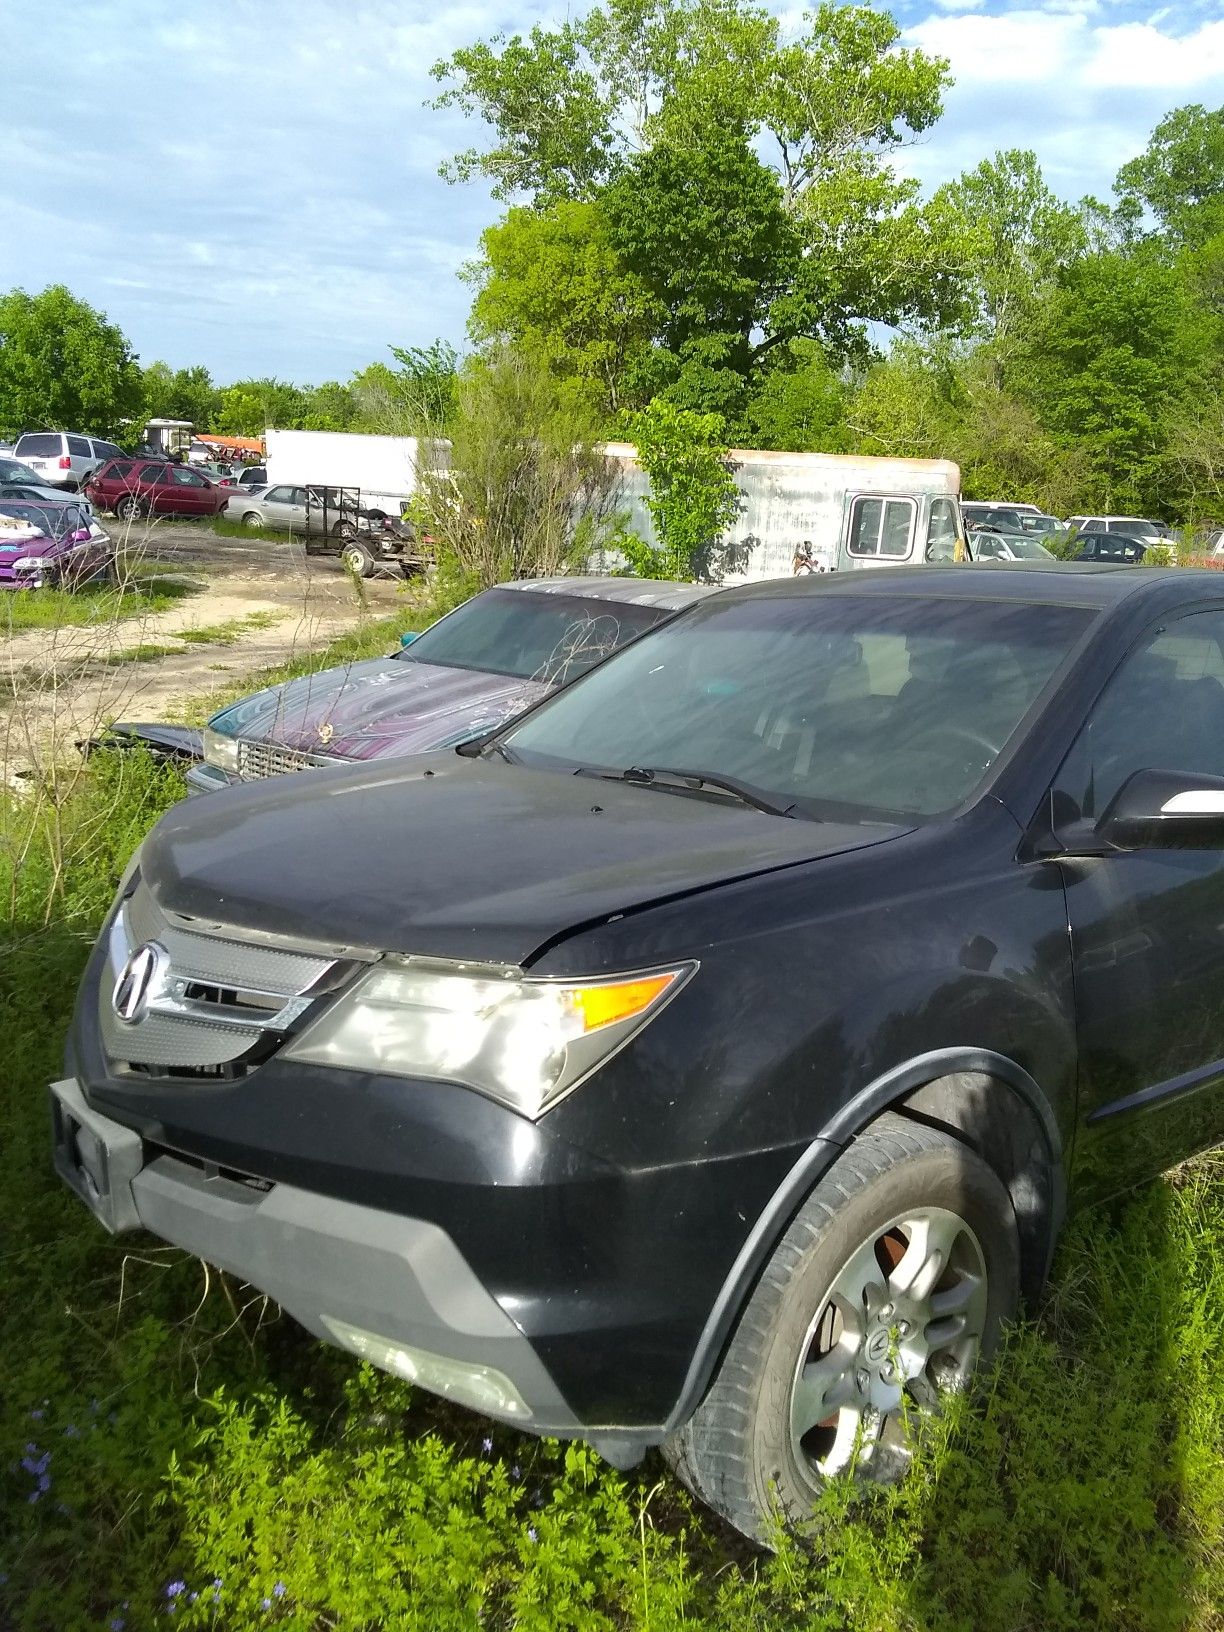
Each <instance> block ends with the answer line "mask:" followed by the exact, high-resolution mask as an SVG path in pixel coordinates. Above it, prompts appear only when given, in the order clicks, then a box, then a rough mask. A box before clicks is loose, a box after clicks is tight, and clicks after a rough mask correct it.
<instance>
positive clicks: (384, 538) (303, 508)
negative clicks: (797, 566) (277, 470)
mask: <svg viewBox="0 0 1224 1632" xmlns="http://www.w3.org/2000/svg"><path fill="white" fill-rule="evenodd" d="M225 491H226V492H228V493H229V494H230V495H231V496H230V499H229V503H228V504H227V505H226V515H227V517H228V518H229V519H230V520H231V521H237V522H240V523H242V524H243V525H244V526H246V527H253V528H261V527H274V528H276V529H277V530H278V531H280V532H286V533H293V534H296V535H297V536H298V537H299V538H302V539H304V540H305V541H306V549H307V553H308V554H323V555H338V556H339V557H340V559H341V561H342V562H343V563H344V565H345V566H346V567H347V568H348V569H349V570H350V571H351V572H354V573H356V574H357V576H358V577H359V578H368V577H369V576H370V575H371V573H373V572H374V571H375V570H376V568H378V567H382V568H385V569H387V570H388V571H393V572H395V573H397V574H398V573H411V572H414V571H421V570H423V569H424V568H425V566H426V565H427V564H428V562H429V560H430V559H431V555H430V552H429V550H428V548H422V547H421V545H420V544H419V543H418V540H417V535H416V532H415V530H414V529H413V528H412V527H411V526H410V525H409V523H407V522H404V521H398V520H394V519H392V518H391V517H388V516H385V515H384V514H383V512H382V511H381V510H378V509H373V510H371V509H367V508H365V507H364V506H363V505H362V503H361V495H360V493H359V492H358V491H357V490H355V489H350V488H321V487H298V486H290V485H288V484H286V483H282V484H280V485H279V486H277V487H264V488H258V487H256V488H250V489H243V490H241V491H237V492H236V491H235V490H234V489H232V488H229V489H226V490H225Z"/></svg>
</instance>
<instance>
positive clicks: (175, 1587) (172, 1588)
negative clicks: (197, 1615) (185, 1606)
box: [166, 1581, 187, 1598]
mask: <svg viewBox="0 0 1224 1632" xmlns="http://www.w3.org/2000/svg"><path fill="white" fill-rule="evenodd" d="M186 1591H187V1583H186V1581H171V1582H170V1583H169V1584H168V1585H167V1587H166V1597H167V1598H177V1597H178V1596H179V1594H180V1593H184V1592H186Z"/></svg>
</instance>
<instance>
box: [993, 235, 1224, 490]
mask: <svg viewBox="0 0 1224 1632" xmlns="http://www.w3.org/2000/svg"><path fill="white" fill-rule="evenodd" d="M1212 327H1213V325H1212V323H1211V321H1210V319H1209V317H1208V315H1207V314H1206V313H1205V312H1204V311H1203V309H1202V308H1201V307H1200V306H1198V305H1197V304H1196V303H1195V301H1194V299H1193V297H1192V295H1191V292H1190V290H1189V288H1188V286H1187V283H1186V280H1185V278H1184V277H1183V276H1182V275H1181V273H1180V271H1179V269H1178V268H1177V267H1175V266H1170V265H1168V264H1166V263H1165V262H1163V261H1162V260H1161V259H1159V258H1158V256H1156V255H1155V254H1151V253H1137V254H1123V253H1118V252H1111V253H1106V254H1101V255H1091V256H1088V257H1086V258H1085V259H1084V260H1082V261H1080V262H1078V263H1077V264H1076V265H1074V266H1072V267H1070V268H1068V269H1067V270H1066V271H1065V272H1064V273H1063V274H1062V275H1061V276H1060V278H1059V280H1058V283H1057V284H1056V286H1055V287H1054V288H1053V290H1052V291H1051V293H1050V295H1049V298H1048V299H1047V301H1046V302H1045V304H1044V306H1043V308H1042V309H1041V310H1040V311H1039V312H1038V313H1037V314H1036V315H1035V318H1034V322H1033V325H1032V328H1031V330H1030V332H1029V334H1028V335H1027V336H1026V339H1025V343H1024V346H1023V348H1022V350H1020V351H1019V352H1018V353H1017V359H1016V366H1015V377H1016V380H1017V382H1018V383H1019V385H1020V388H1021V390H1022V392H1023V394H1024V395H1025V396H1026V397H1027V399H1028V400H1029V401H1030V402H1031V403H1032V405H1033V407H1034V408H1035V410H1036V412H1037V414H1038V416H1039V418H1040V420H1041V422H1042V424H1043V425H1044V426H1045V427H1046V429H1047V430H1048V431H1049V432H1050V434H1051V435H1052V436H1053V437H1054V439H1055V440H1056V442H1058V443H1059V444H1060V445H1061V446H1063V447H1078V448H1079V449H1080V450H1081V452H1082V454H1083V456H1084V458H1085V461H1086V465H1087V468H1088V472H1089V474H1088V479H1087V482H1086V485H1085V489H1084V491H1083V492H1082V493H1081V503H1082V504H1084V505H1085V506H1087V507H1089V508H1092V509H1097V508H1100V509H1105V510H1118V511H1139V512H1140V513H1142V512H1145V511H1147V510H1152V511H1159V510H1160V509H1161V508H1162V506H1163V501H1164V495H1163V493H1162V491H1161V480H1162V473H1163V470H1164V461H1165V455H1166V448H1167V443H1168V438H1169V433H1170V429H1171V426H1172V423H1173V421H1174V418H1175V417H1176V414H1177V412H1178V409H1179V406H1180V404H1182V403H1183V402H1185V401H1186V400H1187V399H1188V398H1189V397H1191V396H1193V395H1195V394H1198V393H1200V392H1201V390H1202V389H1203V386H1204V384H1205V383H1206V382H1205V376H1204V367H1205V359H1206V358H1207V357H1209V356H1210V355H1211V354H1212V353H1213V352H1215V351H1216V350H1217V342H1216V340H1215V337H1214V335H1213V333H1212Z"/></svg>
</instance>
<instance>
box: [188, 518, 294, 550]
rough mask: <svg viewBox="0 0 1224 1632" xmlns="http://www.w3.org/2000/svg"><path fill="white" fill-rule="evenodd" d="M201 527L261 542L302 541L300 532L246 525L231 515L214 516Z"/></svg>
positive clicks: (224, 534) (202, 523)
mask: <svg viewBox="0 0 1224 1632" xmlns="http://www.w3.org/2000/svg"><path fill="white" fill-rule="evenodd" d="M200 525H201V526H202V527H205V528H207V529H209V530H210V531H212V532H214V533H219V534H220V535H221V537H222V538H250V539H258V540H259V542H260V543H261V544H264V543H267V544H297V545H298V546H299V547H300V546H301V545H302V543H303V542H304V541H303V539H302V536H301V534H300V533H282V532H281V531H280V530H279V529H278V528H274V527H248V526H247V524H246V523H245V522H243V521H235V520H234V519H233V518H232V517H231V516H214V517H213V518H212V519H211V520H210V521H207V522H201V524H200Z"/></svg>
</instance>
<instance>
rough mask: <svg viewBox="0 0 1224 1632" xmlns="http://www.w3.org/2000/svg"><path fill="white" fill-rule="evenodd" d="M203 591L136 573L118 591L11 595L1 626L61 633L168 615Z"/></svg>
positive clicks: (11, 630) (26, 591)
mask: <svg viewBox="0 0 1224 1632" xmlns="http://www.w3.org/2000/svg"><path fill="white" fill-rule="evenodd" d="M202 587H203V586H202V585H198V584H192V583H190V582H186V581H184V580H182V579H173V578H167V577H164V576H161V575H159V574H155V573H151V572H138V573H136V574H135V575H134V577H133V579H132V580H131V581H130V582H128V583H125V584H123V585H121V586H120V587H119V588H107V589H78V590H68V589H24V590H19V591H12V592H10V593H9V594H8V595H6V596H5V598H4V601H3V604H2V606H0V627H3V629H4V632H5V633H6V634H17V633H19V632H20V631H21V630H23V629H62V628H66V627H72V626H80V625H82V624H109V623H114V622H115V621H116V620H117V619H127V618H136V617H147V616H150V615H151V614H152V613H154V612H168V611H169V610H170V608H171V607H173V606H176V605H177V604H178V603H179V602H180V601H181V600H183V599H184V598H185V597H186V596H189V595H192V594H194V593H196V591H197V590H198V589H200V588H202Z"/></svg>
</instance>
